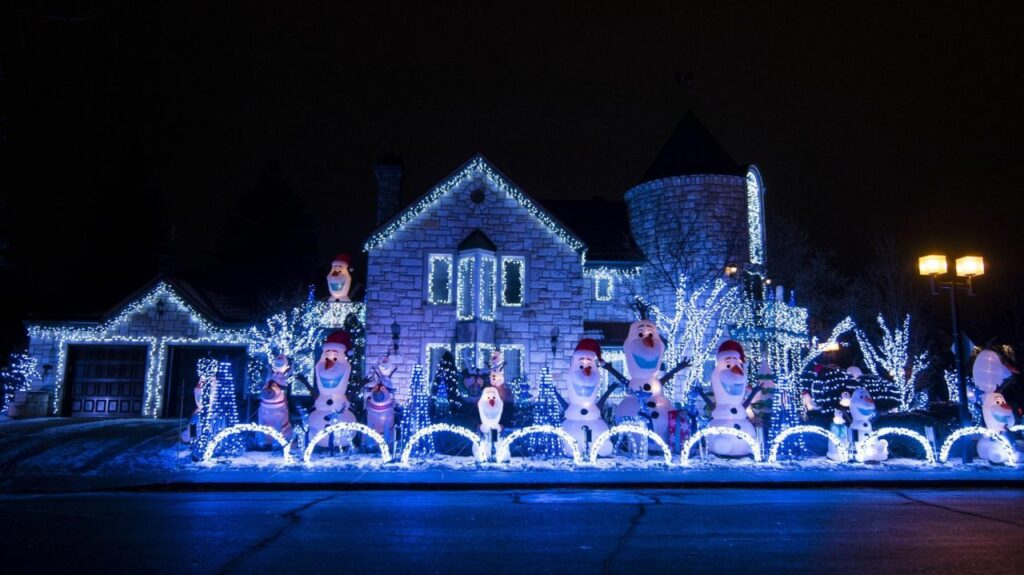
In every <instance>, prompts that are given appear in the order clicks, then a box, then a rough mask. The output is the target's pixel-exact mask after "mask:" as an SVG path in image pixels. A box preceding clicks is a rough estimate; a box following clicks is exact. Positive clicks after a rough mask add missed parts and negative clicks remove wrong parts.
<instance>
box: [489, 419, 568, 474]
mask: <svg viewBox="0 0 1024 575" xmlns="http://www.w3.org/2000/svg"><path fill="white" fill-rule="evenodd" d="M535 434H543V435H556V436H558V437H560V438H561V439H562V441H564V442H565V443H566V445H568V446H569V451H571V452H572V462H573V464H575V465H580V464H582V463H583V454H582V453H580V446H579V445H577V444H576V439H574V438H573V436H571V435H569V434H568V433H567V432H566V431H565V430H564V429H562V428H561V427H558V426H555V425H531V426H529V427H524V428H522V429H517V430H515V431H513V432H512V433H510V434H509V435H508V436H507V437H505V438H504V439H501V440H500V441H498V445H497V446H496V447H495V450H494V458H495V460H497V461H498V462H502V461H506V460H509V459H511V448H512V442H514V441H515V440H517V439H521V438H523V437H526V436H528V435H535Z"/></svg>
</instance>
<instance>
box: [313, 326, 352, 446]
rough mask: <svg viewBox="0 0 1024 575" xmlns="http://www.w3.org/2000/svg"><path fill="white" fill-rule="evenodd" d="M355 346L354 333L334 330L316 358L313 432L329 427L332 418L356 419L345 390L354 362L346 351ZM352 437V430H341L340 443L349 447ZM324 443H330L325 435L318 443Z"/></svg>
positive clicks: (338, 419)
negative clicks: (348, 432) (349, 358)
mask: <svg viewBox="0 0 1024 575" xmlns="http://www.w3.org/2000/svg"><path fill="white" fill-rule="evenodd" d="M350 349H352V336H350V335H349V334H348V332H345V331H335V332H332V333H331V334H330V335H328V336H327V341H326V342H324V346H323V350H322V351H321V352H320V361H318V362H316V369H315V370H314V375H315V376H316V378H315V379H316V389H317V392H318V393H319V395H317V397H316V401H315V402H313V411H312V413H310V414H309V429H310V431H311V432H312V433H314V434H315V433H318V432H319V431H320V430H322V429H323V428H325V427H327V426H328V425H329V424H330V423H331V422H332V421H335V420H336V421H338V422H344V421H347V422H355V420H356V416H355V415H354V414H353V413H352V411H350V410H349V408H348V399H346V398H345V392H346V391H347V390H348V378H349V375H351V373H352V366H351V365H350V364H349V363H348V357H346V355H345V353H346V352H348V350H350ZM350 441H351V434H342V435H341V441H340V446H341V447H347V446H348V445H349V443H350ZM317 445H320V446H321V447H327V446H328V445H330V442H329V438H328V437H325V438H323V439H321V440H320V442H319V443H318V444H317Z"/></svg>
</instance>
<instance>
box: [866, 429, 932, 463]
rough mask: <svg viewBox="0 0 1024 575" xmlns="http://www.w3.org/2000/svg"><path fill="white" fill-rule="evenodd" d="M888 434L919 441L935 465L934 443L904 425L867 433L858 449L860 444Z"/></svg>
mask: <svg viewBox="0 0 1024 575" xmlns="http://www.w3.org/2000/svg"><path fill="white" fill-rule="evenodd" d="M886 435H902V436H903V437H909V438H911V439H913V440H915V441H917V442H918V443H919V444H920V445H921V447H923V448H924V458H925V459H926V460H927V461H928V463H929V464H931V465H935V450H934V449H932V444H931V443H930V442H929V441H928V439H927V438H926V437H925V436H923V435H921V434H920V433H918V432H916V431H914V430H913V429H905V428H903V427H883V428H881V429H876V430H875V431H872V432H871V433H868V434H867V435H865V436H864V438H863V439H861V440H860V443H859V444H858V446H857V449H860V445H865V446H867V445H868V443H867V442H869V441H870V442H875V441H878V440H879V439H881V438H882V437H884V436H886Z"/></svg>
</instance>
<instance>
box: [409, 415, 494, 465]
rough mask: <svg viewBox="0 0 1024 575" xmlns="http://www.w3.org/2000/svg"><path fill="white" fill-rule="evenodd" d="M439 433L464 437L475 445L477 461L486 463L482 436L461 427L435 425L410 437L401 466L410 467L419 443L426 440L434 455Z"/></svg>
mask: <svg viewBox="0 0 1024 575" xmlns="http://www.w3.org/2000/svg"><path fill="white" fill-rule="evenodd" d="M437 433H454V434H456V435H461V436H462V437H465V438H466V439H468V440H469V441H470V442H471V443H472V444H473V454H474V456H475V458H476V461H477V462H478V463H483V462H484V461H486V457H487V454H486V453H484V448H483V441H482V440H481V439H480V435H479V434H478V433H473V432H472V431H470V430H468V429H466V428H465V427H462V426H459V425H451V424H449V423H435V424H433V425H428V426H427V427H424V428H423V429H420V430H419V431H417V432H416V433H414V434H413V435H412V436H411V437H409V439H408V440H407V441H406V442H405V448H404V449H402V458H401V460H400V464H401V465H402V467H409V460H410V459H411V458H412V451H413V448H415V447H416V444H417V443H419V442H420V441H421V440H423V439H424V438H426V439H427V440H428V441H429V442H430V448H429V452H430V453H433V452H434V447H433V445H434V435H435V434H437Z"/></svg>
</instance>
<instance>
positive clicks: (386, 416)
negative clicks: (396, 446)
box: [363, 355, 396, 444]
mask: <svg viewBox="0 0 1024 575" xmlns="http://www.w3.org/2000/svg"><path fill="white" fill-rule="evenodd" d="M395 368H396V366H395V365H394V364H392V363H391V356H390V355H385V356H384V357H382V358H381V359H380V362H379V363H378V364H377V365H376V366H375V367H374V368H373V371H374V373H375V374H376V376H377V383H375V384H374V385H371V386H367V387H365V388H363V404H364V405H365V406H366V425H368V426H370V427H371V428H373V430H374V431H376V432H377V433H379V434H381V435H382V436H383V437H384V440H385V441H386V442H387V443H388V444H391V443H393V442H394V433H395V393H394V387H393V386H392V385H391V374H393V373H394V372H395Z"/></svg>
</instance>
